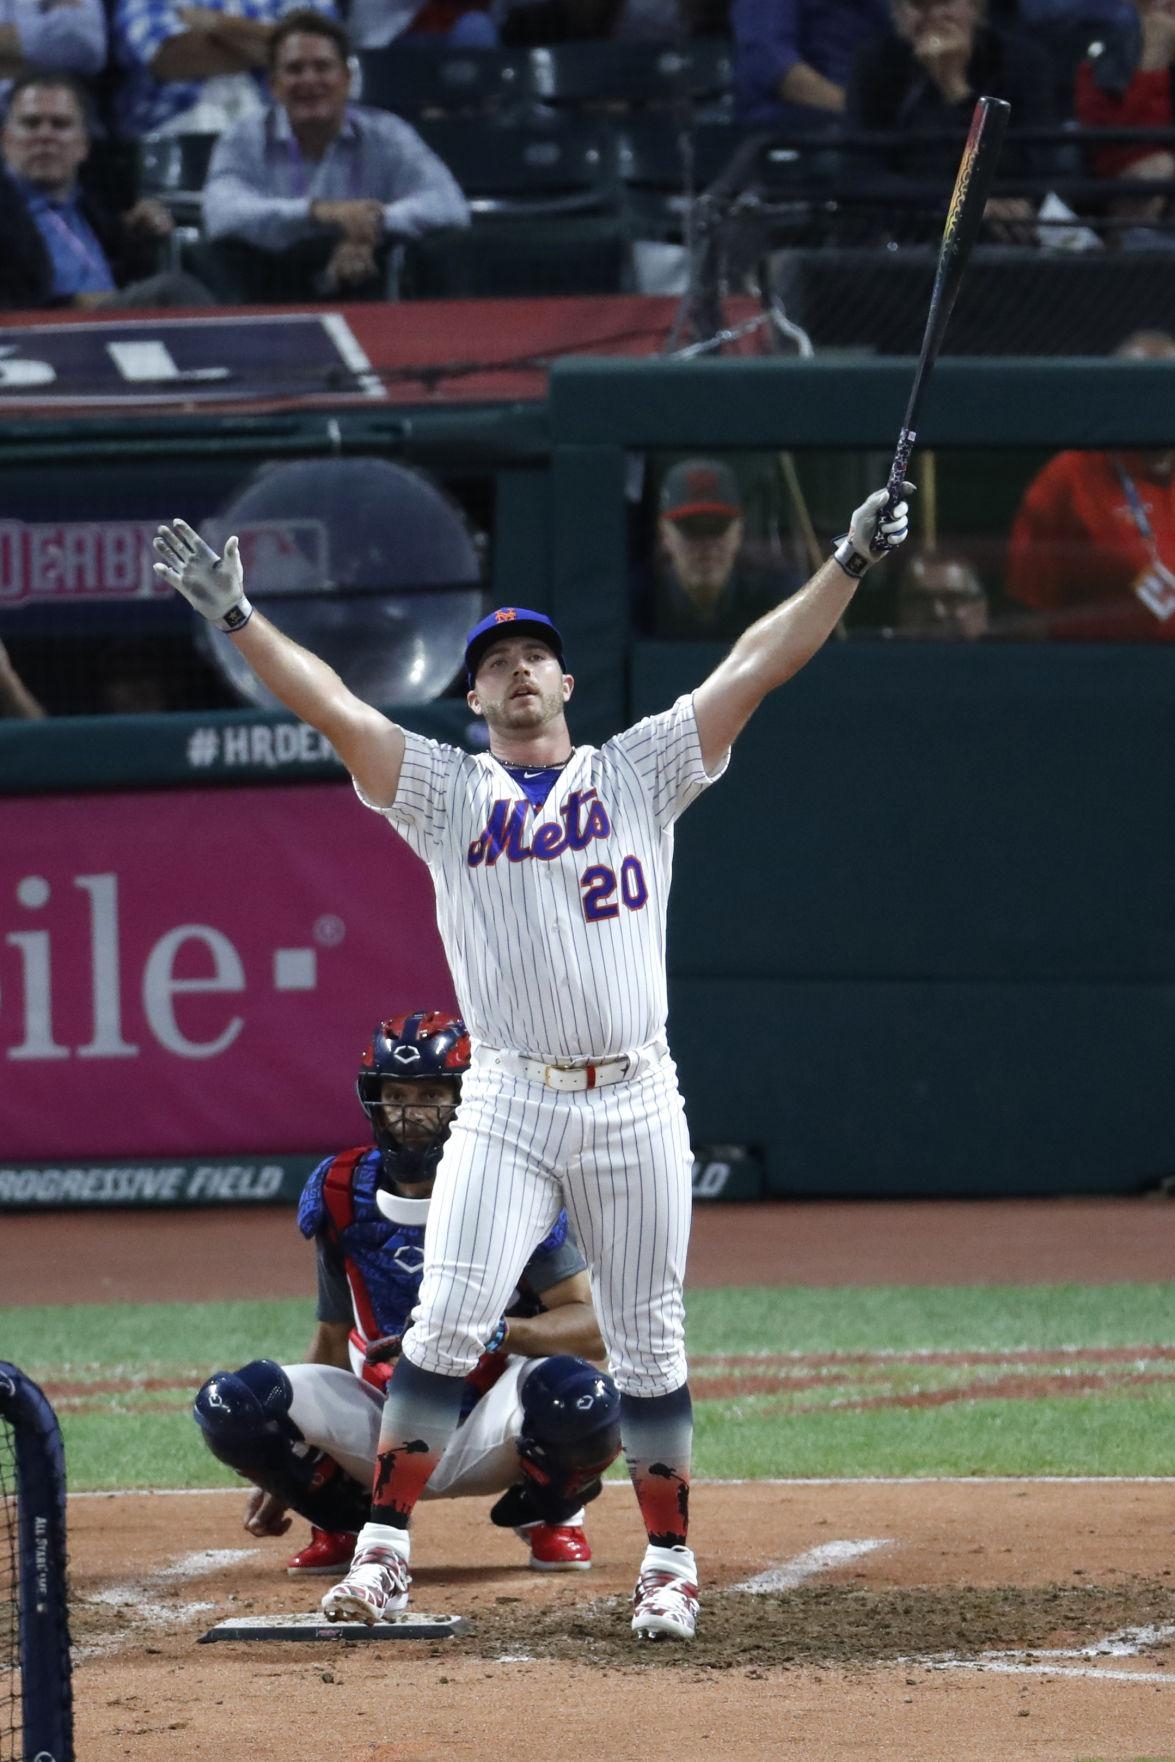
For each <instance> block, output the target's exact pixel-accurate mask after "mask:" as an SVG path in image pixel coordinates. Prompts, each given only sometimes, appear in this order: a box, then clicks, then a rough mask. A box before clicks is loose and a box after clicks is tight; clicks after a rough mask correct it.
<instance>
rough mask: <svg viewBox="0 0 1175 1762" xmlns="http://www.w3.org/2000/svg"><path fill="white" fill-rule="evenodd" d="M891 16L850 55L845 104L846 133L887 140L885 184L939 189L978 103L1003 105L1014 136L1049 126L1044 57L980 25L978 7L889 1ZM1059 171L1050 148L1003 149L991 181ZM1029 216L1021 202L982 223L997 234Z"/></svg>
mask: <svg viewBox="0 0 1175 1762" xmlns="http://www.w3.org/2000/svg"><path fill="white" fill-rule="evenodd" d="M892 13H893V28H892V30H890V31H889V32H888V34H886V35H885V36H883V37H882V38H880V39H879V40H878V41H876V42H874V43H872V44H870V45H868V46H867V47H866V48H864V49H862V50H860V51H859V52H858V54H857V57H856V60H855V61H854V63H853V71H852V76H851V79H850V82H849V94H848V103H847V116H848V121H849V124H850V126H851V127H852V128H855V129H864V130H869V131H876V132H878V133H882V134H889V135H890V136H892V138H893V142H894V146H893V150H892V152H890V153H889V154H888V155H886V170H887V171H888V173H889V174H890V176H891V177H893V176H894V175H896V177H897V178H899V179H902V180H905V179H918V180H923V181H930V180H934V181H941V182H945V183H946V184H948V186H949V184H950V182H951V181H952V180H953V178H954V174H955V170H956V168H957V166H958V161H959V146H960V143H961V141H962V138H963V137H964V136H965V134H966V132H967V128H968V126H969V124H970V121H971V115H972V111H973V110H974V108H975V100H976V98H977V97H979V95H980V94H981V93H986V94H990V95H992V96H993V97H997V98H1006V99H1008V101H1009V102H1010V103H1011V106H1012V116H1013V119H1014V122H1015V124H1016V125H1018V126H1019V127H1021V128H1036V129H1048V128H1053V127H1056V126H1057V123H1058V115H1057V105H1056V95H1055V86H1054V80H1053V74H1052V69H1051V66H1050V63H1049V59H1048V56H1047V55H1046V54H1045V52H1044V51H1043V50H1042V49H1040V48H1038V47H1037V45H1036V44H1035V43H1034V42H1032V41H1031V39H1030V38H1028V37H1024V36H1017V35H1015V34H1013V33H1012V32H1008V31H1004V30H1002V29H1000V28H999V27H997V26H995V25H993V24H990V23H989V22H988V21H987V17H986V11H985V6H984V0H892ZM932 137H937V138H932ZM1060 162H1061V161H1060V155H1059V153H1058V150H1057V149H1056V148H1055V147H1049V146H1047V145H1045V146H1035V145H1029V144H1022V143H1018V142H1016V141H1015V140H1013V139H1010V140H1008V141H1006V142H1005V144H1004V149H1003V153H1002V154H1001V158H1000V174H1001V176H1003V177H1006V178H1041V179H1045V178H1048V177H1051V176H1053V175H1054V174H1055V173H1056V171H1057V169H1058V167H1059V164H1060ZM1042 194H1043V191H1042ZM1034 216H1035V205H1034V204H1032V203H1029V202H1028V201H1027V199H1026V198H1024V197H1005V198H1000V199H998V200H997V201H995V202H993V203H991V204H989V207H988V218H989V220H992V221H994V222H998V223H1001V224H1003V225H1004V226H1009V225H1015V224H1017V223H1020V224H1022V225H1023V226H1025V227H1030V226H1031V223H1032V221H1033V219H1034Z"/></svg>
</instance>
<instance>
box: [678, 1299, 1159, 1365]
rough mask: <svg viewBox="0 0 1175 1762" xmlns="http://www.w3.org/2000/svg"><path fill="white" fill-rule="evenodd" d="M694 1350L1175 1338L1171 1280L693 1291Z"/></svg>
mask: <svg viewBox="0 0 1175 1762" xmlns="http://www.w3.org/2000/svg"><path fill="white" fill-rule="evenodd" d="M687 1325H688V1330H689V1347H690V1351H691V1353H698V1352H755V1351H760V1352H874V1351H878V1350H879V1349H881V1348H883V1347H884V1348H888V1349H889V1350H892V1351H915V1350H917V1349H918V1348H932V1347H942V1348H949V1349H953V1350H963V1349H966V1348H971V1349H972V1350H987V1351H994V1350H999V1349H1004V1348H1013V1347H1027V1346H1035V1347H1042V1348H1050V1347H1057V1346H1135V1345H1142V1344H1146V1345H1150V1346H1163V1345H1166V1346H1169V1345H1172V1344H1175V1301H1173V1299H1172V1287H1171V1286H1170V1285H1168V1284H1154V1285H1020V1286H1009V1285H959V1286H954V1285H951V1286H931V1285H926V1286H921V1285H884V1286H872V1287H864V1288H857V1287H833V1288H822V1289H818V1290H817V1289H807V1288H804V1287H796V1286H788V1287H786V1288H769V1287H766V1286H763V1287H759V1286H747V1287H742V1288H739V1289H737V1290H710V1291H691V1292H689V1293H688V1323H687Z"/></svg>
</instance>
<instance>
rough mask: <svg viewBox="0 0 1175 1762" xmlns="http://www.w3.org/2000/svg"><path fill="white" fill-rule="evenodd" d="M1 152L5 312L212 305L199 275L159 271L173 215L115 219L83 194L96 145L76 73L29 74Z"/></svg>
mask: <svg viewBox="0 0 1175 1762" xmlns="http://www.w3.org/2000/svg"><path fill="white" fill-rule="evenodd" d="M0 148H2V150H3V167H2V168H0V241H2V244H0V306H4V307H9V308H11V307H37V306H197V305H207V304H208V303H209V302H210V301H211V298H212V296H211V294H210V293H209V292H208V290H207V288H205V287H204V286H202V285H201V283H200V282H198V281H196V280H195V278H194V277H192V276H190V275H184V274H181V273H179V272H165V273H162V274H152V273H151V270H152V268H153V266H154V262H155V261H156V260H157V257H158V247H159V242H160V240H162V239H164V238H166V237H167V235H168V234H169V233H170V232H171V229H172V220H171V216H170V215H169V214H168V212H167V210H166V208H164V207H163V206H162V205H161V204H160V203H158V202H151V201H141V202H136V203H135V205H134V207H133V208H131V209H129V210H128V211H127V212H126V213H125V214H122V215H114V214H110V213H108V212H106V211H104V210H103V209H101V208H100V207H98V206H97V205H95V204H94V203H93V202H92V201H91V200H90V199H89V197H88V196H86V195H85V194H84V193H83V191H82V190H81V189H80V187H79V185H78V181H77V179H78V168H79V167H80V166H81V164H82V163H83V161H84V160H85V158H86V155H87V153H88V152H89V150H90V137H89V132H88V129H87V125H86V111H85V99H84V96H83V94H82V92H81V89H80V88H79V86H78V85H77V82H76V81H75V80H74V79H73V77H72V75H70V74H66V73H26V74H22V75H21V76H20V77H19V78H18V79H17V80H15V81H14V82H13V87H12V94H11V97H10V98H9V102H8V109H7V111H6V113H5V117H4V129H3V133H2V134H0Z"/></svg>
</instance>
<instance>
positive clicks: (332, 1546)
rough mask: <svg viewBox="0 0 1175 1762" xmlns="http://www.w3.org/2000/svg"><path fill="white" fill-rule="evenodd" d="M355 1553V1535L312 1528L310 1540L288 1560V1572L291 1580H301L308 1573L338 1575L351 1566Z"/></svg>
mask: <svg viewBox="0 0 1175 1762" xmlns="http://www.w3.org/2000/svg"><path fill="white" fill-rule="evenodd" d="M354 1552H355V1537H354V1536H353V1535H348V1534H345V1533H344V1532H342V1531H336V1530H316V1529H314V1528H311V1531H310V1540H309V1541H308V1542H307V1544H306V1546H305V1547H304V1548H302V1549H300V1550H299V1552H298V1553H297V1554H295V1555H294V1556H293V1558H292V1559H290V1560H287V1562H286V1571H287V1572H288V1573H289V1575H290V1577H291V1578H301V1577H303V1576H305V1575H306V1574H308V1573H318V1572H321V1573H326V1572H329V1573H331V1574H332V1575H337V1574H338V1573H339V1572H340V1571H341V1570H342V1568H343V1567H345V1566H350V1564H351V1556H352V1554H353V1553H354Z"/></svg>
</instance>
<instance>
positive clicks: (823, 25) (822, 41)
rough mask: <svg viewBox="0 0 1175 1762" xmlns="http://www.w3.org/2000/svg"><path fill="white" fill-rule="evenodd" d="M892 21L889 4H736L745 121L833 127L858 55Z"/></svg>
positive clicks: (816, 0) (737, 77) (737, 88)
mask: <svg viewBox="0 0 1175 1762" xmlns="http://www.w3.org/2000/svg"><path fill="white" fill-rule="evenodd" d="M889 23H890V15H889V7H888V5H887V3H886V0H732V4H731V8H730V25H731V30H732V31H733V33H734V44H735V57H734V95H735V109H736V113H737V115H738V119H739V121H740V122H744V123H754V124H755V125H756V126H759V127H767V128H770V127H773V126H778V127H791V128H794V129H796V130H798V131H801V132H808V133H813V132H815V131H817V130H820V129H828V128H831V127H833V126H835V124H836V122H837V120H838V118H839V117H840V115H841V112H842V111H843V110H844V107H845V87H846V85H847V84H848V77H849V69H850V67H851V66H852V64H853V59H854V57H855V55H856V53H857V50H858V49H859V48H860V47H861V46H862V44H864V43H867V42H868V41H869V39H870V38H871V37H874V36H880V35H881V34H882V33H883V32H884V31H885V30H886V29H887V28H888V27H889Z"/></svg>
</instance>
